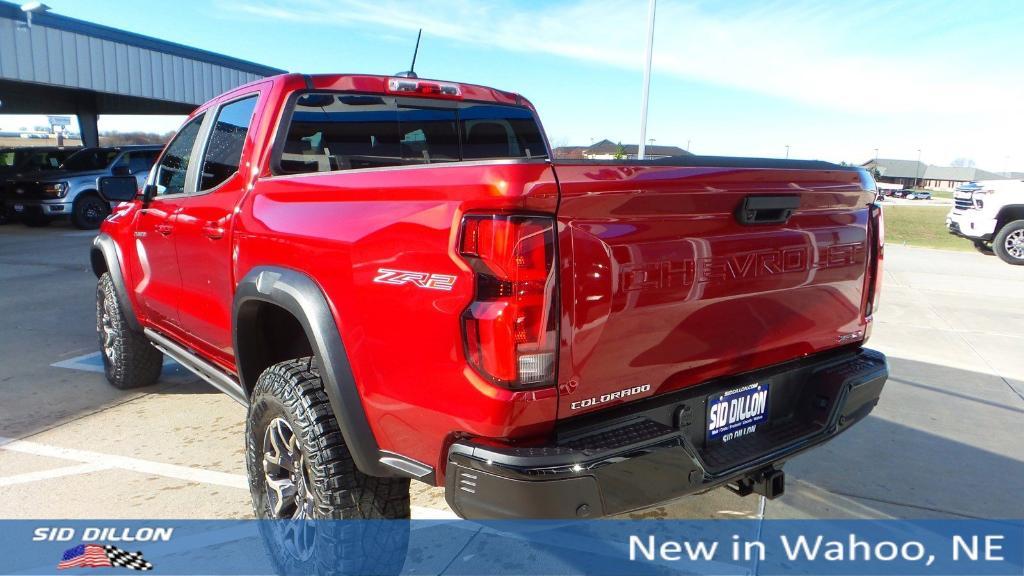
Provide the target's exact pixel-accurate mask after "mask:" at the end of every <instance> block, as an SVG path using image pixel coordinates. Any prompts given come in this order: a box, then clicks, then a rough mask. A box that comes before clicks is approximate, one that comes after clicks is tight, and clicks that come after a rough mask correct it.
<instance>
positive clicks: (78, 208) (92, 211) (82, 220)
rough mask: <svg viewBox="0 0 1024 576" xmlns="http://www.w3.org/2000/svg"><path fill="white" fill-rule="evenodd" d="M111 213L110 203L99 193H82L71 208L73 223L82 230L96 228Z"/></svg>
mask: <svg viewBox="0 0 1024 576" xmlns="http://www.w3.org/2000/svg"><path fill="white" fill-rule="evenodd" d="M108 214H110V204H108V203H107V201H106V200H104V199H103V198H100V197H99V195H98V194H94V193H91V192H90V193H87V194H80V195H79V196H78V198H76V199H75V203H74V204H73V205H72V208H71V223H72V224H74V225H75V228H79V229H81V230H95V229H97V228H99V227H100V224H102V223H103V220H104V219H105V218H106V217H107V215H108Z"/></svg>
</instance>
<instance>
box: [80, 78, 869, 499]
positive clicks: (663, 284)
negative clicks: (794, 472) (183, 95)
mask: <svg viewBox="0 0 1024 576" xmlns="http://www.w3.org/2000/svg"><path fill="white" fill-rule="evenodd" d="M101 190H102V193H103V194H104V196H105V197H106V198H107V199H109V200H112V201H118V200H119V201H122V203H121V204H120V205H119V206H118V207H117V208H116V209H115V210H114V211H113V213H112V214H111V215H110V216H109V218H108V219H107V220H106V221H105V222H104V223H103V226H102V231H101V233H100V235H99V236H98V237H97V238H96V241H95V244H94V247H93V249H92V253H91V257H92V267H93V270H94V271H95V273H96V275H97V277H98V278H99V287H98V292H97V307H96V311H97V330H98V332H99V336H100V343H101V347H102V350H103V358H104V363H105V366H106V374H107V378H108V379H109V380H110V382H111V383H112V384H113V385H115V386H117V387H119V388H129V387H135V386H144V385H147V384H151V383H153V382H154V381H155V380H156V379H157V377H158V375H159V373H160V369H161V363H162V359H163V355H167V356H170V357H171V358H173V359H174V360H176V361H178V362H179V363H181V364H182V365H183V366H185V367H186V368H188V369H190V370H192V371H194V372H195V373H197V374H198V375H199V376H201V377H202V378H204V379H205V380H207V381H208V382H209V383H211V384H212V385H214V386H216V387H217V388H220V389H221V390H223V391H224V392H226V393H227V394H229V395H231V396H232V397H233V398H234V399H236V400H237V401H239V402H240V403H242V404H243V405H245V406H247V407H248V420H247V423H248V424H247V429H246V454H247V463H248V473H249V478H250V484H251V488H252V496H253V503H254V510H255V513H256V515H257V516H259V517H273V518H281V517H317V518H401V517H408V515H409V480H410V479H415V480H419V481H422V482H426V483H428V484H430V485H434V486H444V487H445V493H446V498H447V500H448V503H449V504H450V505H451V508H452V509H453V510H454V511H455V512H456V513H458V514H459V515H461V516H463V517H467V518H503V517H523V518H577V517H600V516H606V515H612V514H619V513H623V512H627V511H630V510H636V509H639V508H643V507H647V506H651V505H653V504H657V503H659V502H663V501H666V500H670V499H673V498H677V497H680V496H683V495H687V494H692V493H695V492H701V491H705V490H707V489H709V488H713V487H718V486H726V487H728V488H730V489H732V490H734V491H736V492H738V493H740V494H749V493H759V494H763V495H765V496H768V497H774V496H778V495H779V494H781V493H782V491H783V489H784V476H783V473H782V469H781V467H782V464H783V463H784V462H785V461H786V460H787V459H789V458H791V457H793V456H794V455H796V454H798V453H800V452H803V451H804V450H806V449H808V448H811V447H813V446H815V445H818V444H820V443H822V442H825V441H828V440H830V439H831V438H833V437H834V436H836V435H837V434H839V433H840V432H843V431H844V430H846V429H847V428H849V427H850V426H851V425H853V424H854V423H856V422H857V421H859V420H861V419H863V418H864V417H865V416H866V415H867V414H868V413H869V412H870V411H871V409H872V408H873V407H874V406H875V404H876V403H877V402H878V398H879V395H880V394H881V391H882V387H883V385H884V383H885V380H886V378H887V375H888V368H887V364H886V360H885V357H884V356H883V355H881V354H879V353H878V352H874V351H871V350H868V349H865V348H863V345H864V343H865V341H866V340H867V338H868V336H869V334H870V331H871V323H872V313H873V311H874V308H875V306H876V304H877V299H878V293H879V282H880V280H881V277H882V271H881V261H882V248H883V231H882V218H881V211H880V209H879V208H878V206H877V205H875V204H874V200H875V187H874V182H873V181H872V179H871V177H870V176H869V175H868V174H867V173H866V172H865V171H864V170H862V169H860V168H850V167H844V166H837V165H834V164H830V163H825V162H816V161H814V162H812V161H795V160H794V161H790V160H785V161H783V160H765V159H743V158H726V157H702V156H685V157H678V158H666V159H659V160H650V161H636V160H623V161H560V160H557V159H553V158H551V156H550V152H549V146H548V143H547V141H546V139H545V137H544V133H543V132H542V130H541V126H540V123H539V121H538V119H537V115H536V112H535V110H534V108H533V106H532V105H531V104H530V103H529V102H528V101H527V100H526V99H524V98H523V97H522V96H520V95H518V94H514V93H510V92H504V91H501V90H496V89H492V88H485V87H482V86H474V85H469V84H460V83H454V82H442V81H432V80H422V79H417V78H407V77H382V76H365V75H318V76H305V75H301V74H288V75H282V76H278V77H274V78H268V79H265V80H261V81H258V82H255V83H252V84H248V85H246V86H243V87H241V88H238V89H236V90H234V91H232V92H230V93H227V94H224V95H223V96H220V97H218V98H216V99H215V100H213V101H211V102H209V103H207V104H205V105H203V106H201V107H199V108H198V109H197V110H196V111H195V112H194V113H193V114H192V115H191V117H190V118H189V119H188V121H187V122H186V123H185V124H184V125H183V126H182V128H181V129H180V130H179V131H178V133H177V135H176V136H175V137H174V139H173V140H172V141H171V142H170V143H169V144H168V145H167V147H166V149H165V150H164V151H163V153H162V155H161V157H160V159H159V161H158V162H157V164H156V165H155V166H154V168H153V170H152V172H151V173H150V175H149V179H148V181H147V183H146V184H145V186H144V187H143V189H142V190H141V191H140V190H136V183H135V180H134V178H125V177H117V176H113V177H108V178H105V179H104V180H103V182H102V183H101Z"/></svg>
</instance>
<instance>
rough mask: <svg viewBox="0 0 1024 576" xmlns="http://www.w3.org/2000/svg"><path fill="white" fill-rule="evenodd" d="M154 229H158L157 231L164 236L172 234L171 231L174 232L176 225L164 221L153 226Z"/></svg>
mask: <svg viewBox="0 0 1024 576" xmlns="http://www.w3.org/2000/svg"><path fill="white" fill-rule="evenodd" d="M153 229H154V230H156V231H157V232H159V233H161V234H163V235H164V236H168V235H170V233H171V232H174V226H173V225H171V224H164V223H161V224H157V225H155V226H153Z"/></svg>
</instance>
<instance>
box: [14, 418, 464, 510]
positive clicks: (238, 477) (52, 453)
mask: <svg viewBox="0 0 1024 576" xmlns="http://www.w3.org/2000/svg"><path fill="white" fill-rule="evenodd" d="M0 450H7V451H10V452H19V453H22V454H32V455H34V456H46V457H49V458H59V459H62V460H74V461H76V462H82V463H83V464H82V465H81V466H68V467H65V468H58V469H56V470H47V471H42V472H33V473H30V474H19V475H18V476H8V477H6V478H0V486H4V485H7V484H6V483H5V481H10V480H15V479H20V478H22V477H26V478H27V477H28V476H32V475H35V476H36V477H35V478H29V479H25V480H23V481H19V482H12V483H15V484H17V483H22V482H30V481H32V480H44V479H46V478H56V477H59V476H70V475H76V474H88V473H90V472H97V471H100V470H105V469H110V468H118V469H121V470H130V471H132V472H140V473H142V474H150V475H153V476H163V477H165V478H174V479H177V480H184V481H186V482H196V483H202V484H214V485H217V486H226V487H229V488H239V489H244V490H248V488H249V482H248V480H247V479H246V477H245V476H244V475H242V474H231V473H228V472H216V471H213V470H203V469H202V468H193V467H191V466H180V465H178V464H166V463H163V462H153V461H152V460H143V459H141V458H131V457H128V456H116V455H113V454H103V453H101V452H93V451H90V450H78V449H75V448H63V447H60V446H50V445H48V444H42V443H39V442H32V441H30V440H15V439H13V438H5V437H2V436H0ZM59 471H66V474H58V475H50V476H46V475H45V474H46V473H47V472H49V473H51V474H55V473H56V472H59ZM412 517H413V518H416V519H418V520H451V519H455V518H457V516H456V515H455V514H454V513H452V512H450V511H448V510H439V509H436V508H426V507H423V506H412Z"/></svg>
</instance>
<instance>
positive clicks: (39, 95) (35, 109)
mask: <svg viewBox="0 0 1024 576" xmlns="http://www.w3.org/2000/svg"><path fill="white" fill-rule="evenodd" d="M26 20H27V19H26V14H25V13H24V12H23V11H22V10H21V7H20V6H18V5H17V4H12V3H10V2H5V1H2V0H0V114H55V113H63V114H76V115H77V116H78V124H79V128H80V130H81V132H82V140H83V143H84V144H85V145H87V146H95V145H97V144H98V140H99V134H98V130H97V126H96V119H97V116H98V115H99V114H188V113H189V112H191V111H192V110H193V109H195V107H196V106H198V105H199V104H202V103H203V102H206V101H207V100H209V99H211V98H213V97H214V96H216V95H218V94H220V93H222V92H225V91H227V90H230V89H232V88H235V87H237V86H241V85H242V84H245V83H247V82H252V81H253V80H258V79H260V78H264V77H267V76H274V75H276V74H282V73H284V72H285V70H280V69H277V68H271V67H269V66H263V65H260V64H254V63H252V62H247V61H245V60H239V59H237V58H231V57H229V56H223V55H220V54H215V53H213V52H207V51H205V50H199V49H196V48H190V47H188V46H183V45H181V44H175V43H173V42H166V41H164V40H158V39H156V38H151V37H149V36H143V35H141V34H134V33H132V32H125V31H123V30H118V29H116V28H110V27H108V26H101V25H99V24H93V23H91V22H85V21H83V20H76V19H74V18H68V17H66V16H60V15H57V14H51V13H47V12H40V13H35V14H33V17H32V25H31V26H28V24H27V21H26Z"/></svg>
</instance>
